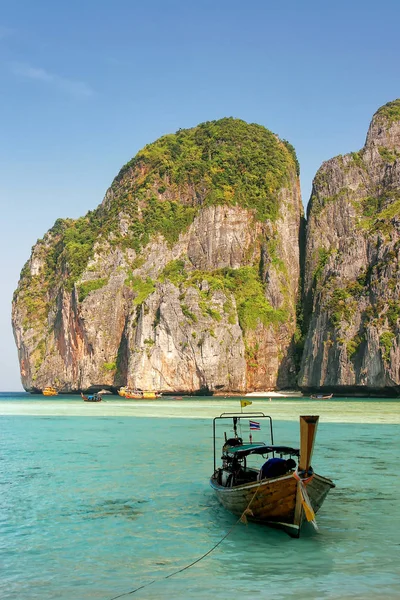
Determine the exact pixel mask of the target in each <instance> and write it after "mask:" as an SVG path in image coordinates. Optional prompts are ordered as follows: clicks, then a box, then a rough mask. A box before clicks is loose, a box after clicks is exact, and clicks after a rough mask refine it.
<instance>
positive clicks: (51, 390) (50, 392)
mask: <svg viewBox="0 0 400 600" xmlns="http://www.w3.org/2000/svg"><path fill="white" fill-rule="evenodd" d="M42 394H43V396H57V395H58V392H57V390H56V388H54V387H53V386H52V385H48V386H47V387H45V388H44V390H43V391H42Z"/></svg>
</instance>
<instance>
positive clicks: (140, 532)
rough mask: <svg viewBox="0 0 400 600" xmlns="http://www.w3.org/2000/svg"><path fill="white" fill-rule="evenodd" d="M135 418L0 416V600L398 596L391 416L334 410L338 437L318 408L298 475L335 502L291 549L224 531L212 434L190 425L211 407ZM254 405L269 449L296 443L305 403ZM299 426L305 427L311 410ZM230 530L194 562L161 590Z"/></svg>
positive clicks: (205, 422)
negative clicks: (270, 433) (313, 473)
mask: <svg viewBox="0 0 400 600" xmlns="http://www.w3.org/2000/svg"><path fill="white" fill-rule="evenodd" d="M12 402H13V400H10V399H8V400H4V399H3V400H1V401H0V405H2V404H4V403H6V404H7V403H8V404H12ZM36 402H37V401H36V400H34V399H30V400H29V403H30V404H33V405H35V404H36ZM57 402H59V401H57ZM227 402H228V405H230V406H234V404H233V402H235V405H237V403H238V402H237V400H235V401H232V400H228V401H227ZM258 402H260V403H262V402H263V401H262V400H260V401H258V400H257V401H254V402H253V408H254V404H256V403H258ZM15 403H16V404H19V405H21V406H24V405H23V403H22V401H21V400H19V401H18V402H15ZM153 403H154V401H153ZM230 403H232V404H230ZM39 404H41V401H39ZM45 404H46V406H48V407H50V408H52V409H53V406H54V405H53V403H52V402H49V401H46V402H45ZM62 404H64V405H65V406H67V407H68V406H73V405H75V404H76V405H77V406H79V409H80V407H81V405H80V404H79V403H78V401H76V400H70V401H63V402H62ZM82 404H83V403H82ZM110 404H111V402H110ZM150 404H151V403H150V402H149V403H148V404H147V405H146V406H142V407H141V408H140V407H137V406H136V405H134V406H133V407H132V408H131V409H130V410H131V413H130V415H131V416H129V417H123V416H121V415H117V417H118V418H115V417H113V418H110V417H105V416H104V415H102V418H100V419H99V418H93V419H92V418H87V416H88V415H87V414H86V415H85V416H86V418H82V417H73V416H71V417H69V418H65V417H63V416H61V417H60V416H56V415H58V413H56V415H53V416H51V415H47V416H46V418H42V417H39V418H38V417H33V416H28V415H27V414H26V413H25V414H20V415H9V416H6V415H5V416H3V417H1V422H2V423H1V424H2V434H1V436H0V457H1V458H2V460H0V483H3V484H4V483H5V482H9V485H2V486H1V487H0V553H1V559H0V560H1V563H2V567H3V568H2V578H1V580H0V597H1V598H2V600H3V599H4V600H9V599H15V600H16V599H18V600H20V599H23V600H33V599H34V598H35V599H36V598H41V599H42V600H50V599H52V598H59V599H61V600H71V599H74V600H75V599H79V600H89V599H90V600H97V599H98V600H107V599H109V598H112V597H113V596H115V595H117V594H120V593H124V592H128V591H130V590H132V589H134V588H136V587H138V586H141V585H143V584H146V583H148V582H151V581H153V580H154V579H156V580H157V581H156V583H154V584H152V585H150V586H149V587H145V588H143V589H142V590H140V592H138V593H137V594H136V595H135V597H138V598H140V597H141V598H146V599H157V600H159V599H164V598H165V599H170V598H175V599H176V600H183V599H186V598H188V597H190V598H194V599H196V600H204V599H208V598H215V599H217V600H226V598H230V597H232V598H238V597H240V598H241V599H243V600H250V599H253V598H254V597H255V596H258V597H259V598H263V599H264V598H267V599H268V598H274V599H275V598H284V599H285V598H291V599H302V598H306V597H307V598H315V599H316V598H318V599H319V598H329V599H343V598H359V599H361V598H366V599H368V600H372V598H377V597H379V598H383V597H384V598H389V599H394V598H397V597H398V589H399V585H400V573H399V564H400V545H399V541H398V527H397V525H396V524H397V523H398V522H400V505H399V502H398V498H399V496H400V483H399V477H398V465H399V464H400V445H399V443H398V439H399V433H400V427H399V425H398V424H397V423H398V421H397V419H398V406H399V405H398V404H396V403H393V402H387V403H385V402H382V401H381V402H378V401H373V402H371V401H366V402H364V403H363V402H360V401H358V400H357V401H355V402H351V403H350V404H349V405H347V404H346V403H343V402H339V403H338V404H339V405H340V412H338V413H337V419H338V422H335V421H334V409H333V407H326V406H324V407H322V409H323V410H325V411H327V412H326V413H325V416H326V415H328V414H329V415H330V419H329V418H325V416H324V415H321V421H320V424H319V429H318V433H317V443H316V448H315V454H314V461H313V462H314V467H315V469H316V470H317V471H318V472H320V473H323V474H324V475H326V476H328V477H331V478H332V479H333V480H334V481H335V483H336V485H337V487H336V488H335V489H334V490H332V492H331V493H330V494H329V495H328V497H327V499H326V501H325V503H324V506H323V508H322V509H321V511H320V512H319V513H318V515H317V521H318V525H319V528H320V529H319V533H318V534H314V533H309V534H308V535H304V536H303V537H302V538H300V539H299V540H293V539H291V538H289V537H288V536H286V535H285V534H284V533H282V532H281V531H275V530H273V529H269V528H267V527H263V526H259V525H256V524H252V523H249V524H248V525H247V526H245V525H243V524H239V525H235V523H236V522H237V518H236V517H234V516H232V515H230V514H229V513H228V512H226V511H225V510H224V509H223V508H222V507H221V506H220V505H219V504H218V502H217V501H216V499H215V497H214V496H213V493H212V490H211V488H210V487H209V485H208V479H209V476H210V475H211V471H212V468H213V464H212V463H213V457H212V448H211V445H212V426H211V422H210V419H209V418H208V417H207V418H203V416H202V415H204V414H207V413H210V414H212V416H215V414H218V413H220V412H222V410H220V405H221V404H222V401H221V400H217V401H216V402H215V403H213V399H202V400H198V401H197V400H196V402H194V401H193V399H191V400H190V402H189V404H188V407H186V408H185V405H186V401H179V402H176V403H175V404H173V403H172V404H169V405H168V410H169V412H170V414H169V416H168V418H157V419H154V418H149V417H146V416H144V411H145V410H150V411H152V410H154V404H153V408H151V406H150ZM268 404H269V406H268V408H269V409H270V410H269V411H268V412H270V413H273V411H276V414H275V415H273V416H275V417H276V416H277V415H278V414H283V415H284V418H281V419H278V418H277V420H276V421H275V431H274V433H275V439H276V441H277V442H279V443H282V444H284V445H290V444H293V443H296V441H297V440H298V436H299V431H298V430H299V425H298V415H299V414H300V413H303V414H304V413H305V412H306V409H307V405H309V404H310V402H307V401H301V400H299V401H293V400H290V401H280V400H279V401H278V400H276V401H272V402H271V403H268ZM178 405H179V406H178ZM189 406H190V409H189ZM379 406H380V409H379V410H378V408H379ZM94 407H96V405H93V408H94ZM149 407H150V408H149ZM193 407H196V410H194V409H193ZM139 408H140V410H141V411H143V412H142V413H141V415H140V416H141V418H137V419H136V418H132V416H134V415H135V416H136V414H135V411H136V410H139ZM257 408H258V405H257ZM316 408H318V411H317V410H316ZM322 409H321V412H322ZM23 410H26V409H25V408H24V409H23ZM54 410H55V409H54ZM66 410H67V409H66ZM165 410H166V409H165ZM223 410H224V409H223ZM186 411H189V412H190V411H192V416H193V412H195V415H194V416H195V417H196V418H184V417H183V414H186ZM197 411H198V412H197ZM265 412H267V410H265ZM312 412H313V413H315V412H320V411H319V406H318V407H317V406H316V404H315V403H314V404H313V411H312ZM89 414H91V413H89ZM93 414H95V413H93ZM379 414H380V415H381V418H382V416H384V424H383V423H382V421H379V420H378V418H377V415H379ZM3 415H4V413H3ZM356 415H358V422H355V421H354V419H355V416H356ZM175 417H179V418H175ZM346 419H349V422H346ZM261 434H263V432H261ZM232 528H233V530H232V531H231V533H230V535H229V536H228V537H227V538H226V540H224V541H223V542H222V544H220V545H219V546H218V547H217V548H216V549H215V550H214V551H213V552H212V553H211V554H210V555H208V556H207V557H206V558H205V559H204V560H201V561H200V562H198V563H197V564H196V565H194V566H193V567H191V568H189V569H187V570H184V571H182V572H181V573H179V574H177V575H175V576H173V577H171V578H168V579H165V578H166V577H167V576H168V575H169V574H171V573H174V572H175V571H177V570H179V569H183V568H184V567H185V566H186V565H188V564H189V563H191V562H193V561H195V560H197V559H198V558H200V557H201V556H203V555H204V554H206V553H207V552H208V551H209V550H210V549H211V548H213V547H214V546H215V545H216V544H218V542H219V541H220V540H221V539H222V538H223V536H225V534H226V533H227V532H228V531H230V530H231V529H232Z"/></svg>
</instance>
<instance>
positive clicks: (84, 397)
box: [81, 392, 102, 402]
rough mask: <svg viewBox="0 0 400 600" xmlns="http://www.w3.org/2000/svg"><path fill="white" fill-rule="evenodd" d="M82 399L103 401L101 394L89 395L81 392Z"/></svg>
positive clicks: (85, 400)
mask: <svg viewBox="0 0 400 600" xmlns="http://www.w3.org/2000/svg"><path fill="white" fill-rule="evenodd" d="M81 396H82V399H83V400H84V402H101V401H102V397H101V395H100V394H88V395H87V396H86V395H85V394H83V393H82V392H81Z"/></svg>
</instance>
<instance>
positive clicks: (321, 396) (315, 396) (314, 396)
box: [310, 394, 333, 400]
mask: <svg viewBox="0 0 400 600" xmlns="http://www.w3.org/2000/svg"><path fill="white" fill-rule="evenodd" d="M332 396H333V394H311V396H310V398H311V400H330V399H331V398H332Z"/></svg>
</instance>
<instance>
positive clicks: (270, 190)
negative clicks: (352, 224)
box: [20, 118, 299, 316]
mask: <svg viewBox="0 0 400 600" xmlns="http://www.w3.org/2000/svg"><path fill="white" fill-rule="evenodd" d="M298 171H299V166H298V161H297V157H296V153H295V151H294V148H293V146H292V145H291V144H290V143H289V142H287V141H286V140H284V141H280V140H279V139H278V137H277V136H276V135H275V134H273V133H272V132H270V131H269V130H268V129H266V128H265V127H262V126H261V125H256V124H248V123H246V122H244V121H242V120H239V119H233V118H225V119H221V120H219V121H209V122H206V123H202V124H200V125H198V126H197V127H194V128H192V129H182V130H179V131H178V132H177V133H176V134H170V135H166V136H163V137H161V138H160V139H159V140H157V141H156V142H154V143H152V144H149V145H147V146H145V148H143V150H141V151H140V152H139V153H138V154H137V155H136V156H135V157H134V158H133V159H132V160H131V161H130V162H128V163H127V164H126V165H125V166H124V167H123V168H122V169H121V171H120V173H119V174H118V176H117V177H116V179H115V180H114V182H113V185H112V188H111V189H112V194H113V199H112V201H110V202H109V203H108V205H107V206H100V207H99V208H97V209H96V210H94V211H89V212H88V213H87V214H86V215H85V216H84V217H81V218H79V219H77V220H72V219H58V220H57V221H56V222H55V224H54V226H53V228H52V229H51V230H50V231H49V233H48V234H47V235H46V238H45V241H44V240H41V241H40V243H42V245H43V248H42V250H43V252H42V254H43V266H42V270H41V273H40V274H39V275H38V276H35V277H32V276H31V275H30V274H29V275H28V271H27V269H25V270H24V271H23V272H22V273H21V282H20V291H23V294H24V297H25V301H26V304H27V307H28V311H29V310H30V312H31V313H33V312H35V310H36V309H37V308H38V307H39V305H40V306H41V314H42V315H43V316H44V314H45V312H46V310H47V303H48V302H49V301H51V300H52V299H53V298H54V297H55V296H56V295H57V292H58V290H59V289H60V288H61V287H63V288H64V289H65V290H66V291H67V292H69V291H71V290H72V289H73V287H74V284H76V283H77V282H79V279H80V277H81V275H82V273H83V272H84V271H85V269H86V268H87V266H88V262H89V260H90V258H91V257H92V256H93V255H94V247H95V243H96V242H97V244H98V252H101V251H102V245H103V244H104V242H106V243H109V244H111V246H119V247H121V248H122V249H124V248H133V249H134V250H135V251H136V252H137V253H138V254H140V252H141V250H142V248H143V247H144V246H146V244H148V242H149V241H150V239H151V237H152V236H154V235H157V234H161V235H162V236H163V237H164V238H165V240H166V241H167V242H168V243H169V244H173V243H174V242H176V241H177V240H178V238H179V235H180V234H181V233H182V232H183V231H184V230H185V229H187V227H188V226H189V225H190V223H192V221H193V219H194V217H195V216H196V214H197V212H198V210H199V209H200V208H201V207H204V206H208V205H212V204H238V205H240V206H243V207H245V208H249V209H253V210H254V212H255V216H256V218H257V219H259V220H261V221H264V220H265V219H270V220H272V221H273V220H275V219H276V218H277V217H278V214H279V191H280V189H281V188H282V187H283V186H287V187H290V186H291V185H292V183H293V181H294V180H295V179H294V178H295V175H296V172H297V173H298ZM121 219H122V220H125V221H126V224H127V226H126V228H125V229H124V228H121ZM104 283H105V281H104V278H99V279H97V280H96V282H92V283H91V282H85V283H81V284H80V285H79V296H78V299H79V301H80V302H82V301H83V300H84V299H85V298H86V296H87V295H88V294H89V293H90V292H91V291H93V290H95V289H99V288H100V287H102V286H103V285H104ZM28 305H29V306H28ZM29 307H30V308H29Z"/></svg>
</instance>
